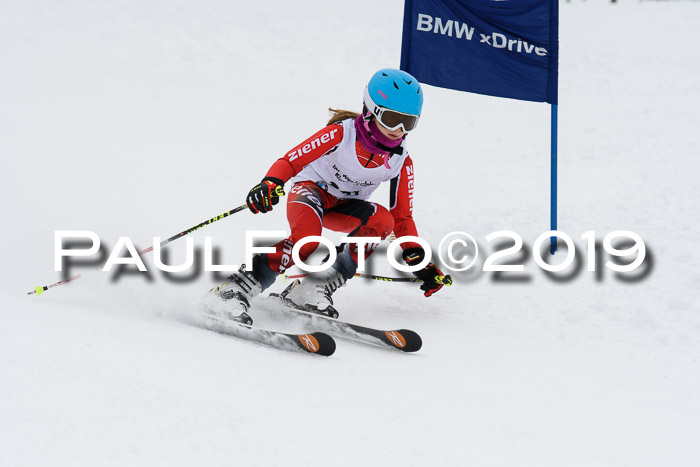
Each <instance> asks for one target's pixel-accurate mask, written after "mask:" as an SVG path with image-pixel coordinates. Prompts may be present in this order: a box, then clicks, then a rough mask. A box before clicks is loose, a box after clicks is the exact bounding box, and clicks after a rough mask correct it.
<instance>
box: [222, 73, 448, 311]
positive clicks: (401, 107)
mask: <svg viewBox="0 0 700 467" xmlns="http://www.w3.org/2000/svg"><path fill="white" fill-rule="evenodd" d="M363 101H364V102H363V104H364V106H363V110H362V114H360V115H358V114H357V113H354V112H350V111H345V110H332V109H331V110H332V112H334V115H333V117H332V118H331V120H330V121H329V122H328V125H327V126H326V127H325V128H323V129H322V130H320V131H319V132H317V133H316V134H314V135H313V136H311V137H310V138H308V139H307V140H305V141H303V142H302V143H300V144H299V145H297V146H296V147H294V148H293V149H292V150H291V151H289V152H288V153H287V154H286V155H285V156H283V157H281V158H280V159H278V160H277V161H276V162H275V163H274V164H272V167H270V169H269V170H268V171H267V174H266V175H265V177H264V178H263V179H262V181H261V182H260V183H259V184H257V185H255V186H254V187H253V188H252V189H251V190H250V193H249V194H248V197H247V204H248V207H249V208H250V210H251V211H252V212H253V213H255V214H257V213H259V212H260V213H266V212H269V211H271V210H272V207H273V206H274V205H276V204H277V203H279V193H280V191H281V190H280V189H279V188H278V187H283V186H284V184H285V183H286V182H288V181H291V183H292V188H291V190H290V192H289V197H288V200H287V219H288V220H289V225H290V227H291V235H290V236H289V237H288V238H287V239H285V240H283V241H281V242H279V243H277V245H275V250H276V251H275V253H271V254H259V255H256V256H254V257H253V265H252V266H253V267H252V270H250V271H248V270H246V269H245V265H244V266H243V267H241V269H240V270H239V271H238V272H235V273H234V274H232V275H231V276H229V277H228V278H227V280H226V282H224V283H223V284H222V285H220V286H219V287H216V288H214V289H212V292H213V293H214V294H215V295H216V296H217V297H218V298H219V299H220V300H219V303H220V304H221V303H222V302H221V301H223V302H224V303H225V304H226V305H225V306H226V307H227V309H228V310H229V311H231V310H233V311H240V312H241V314H240V315H239V317H238V320H239V321H243V322H247V323H249V324H251V323H252V320H251V319H250V317H249V316H248V315H247V313H246V312H247V311H248V308H249V307H250V301H251V300H252V299H253V298H254V297H255V296H256V295H258V294H259V293H260V292H262V291H263V290H265V289H267V288H268V287H270V286H271V285H272V284H273V283H274V282H275V279H276V278H277V276H278V275H279V274H280V273H282V272H284V271H285V269H287V268H289V267H291V266H292V264H293V260H292V253H291V252H292V247H293V245H294V244H295V243H296V242H298V241H299V240H301V239H302V238H304V237H307V236H311V235H318V236H320V235H321V231H322V229H323V227H325V228H327V229H330V230H334V231H337V232H348V233H349V236H351V237H352V236H356V237H379V238H381V239H382V240H383V239H385V238H386V237H387V236H389V234H390V233H391V232H392V230H393V231H394V233H395V235H396V237H397V238H398V237H402V236H406V235H413V236H417V235H418V233H417V230H416V226H415V223H414V221H413V217H412V211H413V176H414V174H413V163H412V162H411V158H410V157H409V155H408V153H407V151H406V145H405V140H406V136H407V134H408V132H410V131H412V130H413V129H414V128H415V127H416V124H417V123H418V119H419V117H420V114H421V109H422V107H423V92H422V90H421V87H420V84H419V83H418V81H417V80H416V79H415V78H414V77H413V76H411V75H410V74H408V73H406V72H404V71H401V70H394V69H383V70H379V71H378V72H377V73H375V74H374V76H372V79H371V80H370V81H369V84H368V85H367V87H366V88H365V93H364V100H363ZM386 181H390V183H391V200H390V207H389V209H386V208H385V207H383V206H381V205H379V204H376V203H371V202H368V201H367V199H369V197H370V195H371V194H372V192H373V191H374V190H375V189H376V188H377V187H378V186H379V185H380V184H381V183H382V182H386ZM317 246H318V243H307V244H306V245H304V246H303V247H302V248H301V249H300V251H299V256H300V258H301V259H302V261H304V260H306V258H308V257H309V256H310V255H311V253H313V251H314V250H315V249H316V248H317ZM376 246H377V244H368V245H366V247H365V250H366V251H365V254H366V256H369V254H371V253H372V251H373V250H374V249H375V248H376ZM402 247H403V249H404V251H403V255H402V257H403V259H404V261H406V263H407V264H408V265H415V264H418V263H420V262H421V261H422V260H423V258H424V256H425V252H424V250H423V248H421V247H420V245H418V244H417V243H409V242H407V243H403V244H402ZM357 258H358V251H357V244H343V245H341V246H340V247H338V255H337V259H336V261H335V262H334V263H333V265H332V267H330V268H329V269H327V270H325V271H323V272H320V273H314V274H310V275H308V276H306V277H305V278H304V280H303V281H302V282H301V284H300V285H298V286H297V287H295V288H293V289H292V290H291V292H290V293H289V294H288V295H287V297H286V298H287V299H289V300H291V301H292V302H294V303H295V304H296V305H297V306H299V307H305V308H306V309H313V310H318V311H322V310H325V309H327V308H328V307H329V306H330V305H332V304H333V301H332V299H331V295H332V294H333V293H334V292H335V291H336V290H337V289H338V288H339V287H341V286H343V285H345V283H346V282H347V281H348V280H349V279H351V278H352V277H353V275H354V274H355V271H356V270H357ZM414 275H415V276H416V277H417V278H419V279H421V280H422V281H423V283H422V285H421V289H422V290H423V291H424V292H425V293H424V295H425V296H426V297H429V296H431V295H432V294H433V293H435V292H437V291H438V290H440V288H442V286H443V285H450V284H451V283H452V279H451V278H450V276H445V275H444V274H443V273H442V272H441V271H440V269H438V268H437V266H435V265H434V264H432V263H430V264H428V266H426V267H425V268H423V269H421V270H419V271H416V272H414Z"/></svg>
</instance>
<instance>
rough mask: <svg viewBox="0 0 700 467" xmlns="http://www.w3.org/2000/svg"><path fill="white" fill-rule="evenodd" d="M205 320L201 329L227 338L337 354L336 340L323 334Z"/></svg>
mask: <svg viewBox="0 0 700 467" xmlns="http://www.w3.org/2000/svg"><path fill="white" fill-rule="evenodd" d="M204 318H205V320H204V321H201V322H199V324H200V325H201V327H203V328H204V329H207V330H209V331H214V332H217V333H219V334H223V335H226V336H231V337H237V338H239V339H245V340H248V341H252V342H257V343H259V344H263V345H266V346H268V347H274V348H276V349H280V350H289V351H295V352H307V353H311V354H315V355H323V356H326V357H328V356H330V355H333V353H334V352H335V347H336V346H335V340H333V338H332V337H331V336H329V335H328V334H325V333H323V332H313V333H309V334H287V333H283V332H277V331H270V330H267V329H263V328H260V327H257V326H253V325H252V324H246V323H243V322H238V321H235V320H233V319H226V318H221V317H217V316H213V315H211V314H205V315H204Z"/></svg>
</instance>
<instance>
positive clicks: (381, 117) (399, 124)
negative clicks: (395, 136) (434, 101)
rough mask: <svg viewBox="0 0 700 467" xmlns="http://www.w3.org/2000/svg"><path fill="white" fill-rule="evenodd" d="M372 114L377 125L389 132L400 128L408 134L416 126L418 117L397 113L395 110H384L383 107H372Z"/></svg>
mask: <svg viewBox="0 0 700 467" xmlns="http://www.w3.org/2000/svg"><path fill="white" fill-rule="evenodd" d="M372 114H373V115H374V116H375V117H376V118H377V120H378V121H379V123H381V124H382V125H383V126H384V127H386V128H388V129H389V130H391V131H394V130H398V129H399V128H401V129H402V130H403V131H404V132H406V133H408V132H409V131H411V130H413V129H414V128H415V127H416V125H418V119H419V118H420V115H410V114H404V113H401V112H397V111H395V110H389V109H385V108H383V107H379V106H374V111H373V112H372Z"/></svg>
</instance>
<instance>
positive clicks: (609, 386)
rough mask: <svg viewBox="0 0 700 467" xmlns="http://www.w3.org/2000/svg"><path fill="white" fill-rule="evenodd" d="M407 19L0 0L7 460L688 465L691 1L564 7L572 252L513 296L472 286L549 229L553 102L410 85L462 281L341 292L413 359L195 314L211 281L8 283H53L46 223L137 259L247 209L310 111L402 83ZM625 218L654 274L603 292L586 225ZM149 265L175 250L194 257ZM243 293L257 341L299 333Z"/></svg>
mask: <svg viewBox="0 0 700 467" xmlns="http://www.w3.org/2000/svg"><path fill="white" fill-rule="evenodd" d="M402 15H403V4H402V2H400V1H398V0H393V1H383V2H373V1H371V0H358V1H353V2H326V1H322V0H316V1H312V0H300V1H294V2H236V1H234V2H230V1H222V0H200V1H197V2H187V1H182V0H175V1H171V0H167V1H166V0H155V1H150V2H139V1H131V0H124V1H121V0H120V1H112V2H91V1H77V0H73V1H68V2H52V1H46V0H31V1H30V0H28V1H3V2H0V44H2V46H1V47H0V63H2V73H0V102H1V109H2V110H1V111H0V128H2V130H1V137H0V153H1V154H2V169H1V172H0V177H1V180H0V182H1V183H0V186H1V188H0V189H1V190H2V193H1V196H0V203H2V204H1V209H2V212H1V217H0V218H1V219H2V229H0V232H1V233H0V235H2V251H3V255H2V260H3V263H2V265H3V267H2V272H1V273H0V287H1V293H2V305H1V307H0V323H1V324H0V464H1V465H3V466H5V465H6V466H25V465H27V466H34V465H66V466H83V465H84V466H96V465H100V466H109V465H130V466H131V465H169V466H177V465H207V466H216V465H279V464H284V465H309V464H315V465H341V466H342V465H416V466H422V465H460V466H461V465H479V466H579V465H580V466H661V465H664V466H668V465H672V466H693V465H699V464H700V445H699V444H698V442H697V439H698V432H699V430H700V397H699V396H698V395H699V394H700V387H699V383H700V371H698V369H699V366H698V357H699V355H700V353H699V348H700V338H699V335H700V319H699V318H698V313H697V311H698V308H699V305H700V302H699V300H698V298H699V295H700V294H699V293H698V284H699V283H700V274H699V273H698V269H697V264H698V261H699V260H700V255H699V254H698V241H697V240H698V230H699V229H698V227H699V225H698V214H700V211H698V205H699V201H700V196H699V195H700V190H699V189H698V184H697V176H698V175H697V174H698V173H700V162H699V159H698V150H697V147H698V146H697V129H698V128H700V113H699V112H698V102H699V99H700V87H699V86H698V84H697V82H698V77H699V76H700V62H699V61H698V52H697V44H698V42H700V32H698V31H699V30H698V28H697V25H698V24H700V3H699V2H636V1H634V2H633V1H630V2H625V1H623V2H619V3H618V4H609V3H607V2H599V3H596V2H591V1H589V2H571V3H569V2H566V3H562V4H561V21H560V29H561V33H560V55H561V59H560V120H559V123H560V132H559V137H560V144H559V152H560V171H559V177H560V178H559V182H560V189H559V216H560V217H559V219H560V220H559V228H560V230H562V231H564V232H566V233H568V234H569V235H571V237H572V238H573V239H574V240H575V241H576V244H577V246H578V247H579V248H578V249H577V252H576V254H577V257H578V258H579V259H581V261H582V264H583V268H582V270H581V271H579V272H578V273H577V274H572V276H573V277H572V278H570V279H569V280H567V281H563V282H555V281H552V280H551V279H550V278H548V277H547V276H545V275H544V274H543V273H542V272H541V270H540V269H539V267H538V266H537V265H536V264H535V262H534V260H533V259H532V257H531V256H528V257H523V258H521V259H522V261H521V262H522V263H524V264H525V273H521V274H517V275H515V274H512V273H511V274H510V275H508V274H507V275H506V276H505V277H510V276H519V277H522V276H523V274H525V275H527V276H529V279H530V280H529V281H525V282H523V281H520V282H512V281H510V282H506V281H502V280H501V281H495V280H494V274H493V273H487V272H482V271H480V270H479V269H478V267H480V266H481V265H483V260H484V258H485V256H486V255H487V254H489V253H490V252H492V251H494V246H493V245H490V244H489V242H487V241H486V240H485V237H486V236H487V235H488V234H489V233H491V232H494V231H498V230H504V229H506V230H512V231H515V232H517V233H519V234H520V235H521V236H522V237H523V239H524V241H525V245H526V246H528V247H529V248H530V249H531V247H532V244H533V242H534V240H535V238H537V236H538V235H539V234H540V233H542V232H544V231H546V230H547V229H548V226H549V106H548V105H545V104H536V103H529V102H521V101H515V100H509V99H497V98H492V97H487V96H479V95H474V94H467V93H458V92H455V91H449V90H445V89H439V88H435V87H431V86H425V87H424V89H425V108H424V116H423V119H422V120H421V124H420V126H419V128H418V129H417V130H416V132H415V134H412V135H411V136H410V138H409V139H410V141H409V143H410V150H411V154H412V156H413V159H414V162H415V167H416V198H415V218H416V221H417V224H418V228H419V232H420V234H421V236H422V237H424V238H425V239H427V240H428V241H430V242H431V244H433V245H434V246H437V245H438V243H439V242H440V240H441V239H442V238H443V236H445V235H446V234H447V233H449V232H452V231H455V230H461V231H466V232H468V233H470V234H471V235H473V236H474V237H476V238H477V239H478V241H479V244H480V245H481V247H482V250H483V251H482V254H481V256H480V261H479V263H478V265H477V266H478V267H477V269H475V270H473V271H471V272H469V273H460V274H455V278H456V283H455V284H454V286H452V287H451V288H449V289H444V290H442V291H441V292H440V293H438V294H437V295H435V296H434V297H431V298H429V299H425V298H423V297H422V294H421V292H420V291H419V290H418V289H417V287H416V286H415V285H408V284H389V283H380V282H369V281H363V280H361V279H355V280H353V281H352V282H351V283H350V285H349V286H348V287H346V288H344V289H342V290H341V291H339V292H338V293H337V294H336V296H337V299H336V304H337V306H338V307H339V308H340V309H341V312H342V315H343V317H344V318H345V319H347V320H350V321H354V322H357V323H361V324H366V325H369V326H375V327H380V328H393V327H406V328H410V329H414V330H416V331H418V332H419V333H420V334H421V335H422V336H423V341H424V347H423V349H422V350H421V351H420V352H418V353H417V354H411V355H407V354H402V353H399V352H391V351H387V350H382V349H376V348H370V347H367V346H361V345H356V344H353V343H350V342H347V341H340V340H339V341H338V350H337V352H336V354H335V355H333V356H332V357H330V358H322V357H314V356H308V355H303V354H299V353H290V352H284V351H278V350H274V349H271V348H267V347H263V346H260V345H256V344H252V343H249V342H245V341H241V340H237V339H234V338H230V337H225V336H221V335H218V334H216V333H212V332H209V331H206V330H203V329H199V328H197V327H194V326H191V325H190V324H189V321H188V316H189V315H190V312H191V310H192V309H193V308H192V307H193V306H194V304H195V303H196V302H197V299H198V297H199V296H201V295H202V294H203V293H204V292H205V291H206V290H207V289H208V288H209V287H210V286H211V285H212V284H213V283H214V282H215V281H214V278H212V276H211V275H209V274H202V275H201V276H200V277H199V278H198V279H197V280H194V281H189V282H185V283H180V284H176V283H172V282H169V281H166V280H165V279H164V278H163V275H162V274H160V273H159V272H157V271H154V272H152V281H151V282H149V281H147V280H146V279H145V278H144V277H143V275H141V276H139V275H128V276H123V277H122V278H121V280H119V281H118V282H116V283H112V282H110V281H109V278H108V275H107V274H105V273H95V274H90V273H89V272H90V269H89V268H82V269H80V270H78V272H82V273H83V274H84V275H85V277H84V278H83V279H81V280H79V281H77V282H75V283H74V284H70V285H66V286H61V287H58V288H55V289H52V290H50V291H49V292H46V293H45V294H43V295H42V296H41V297H37V296H36V295H34V296H27V295H26V292H27V291H29V290H32V289H33V287H34V286H36V285H40V284H41V285H43V284H49V283H52V282H55V281H57V280H59V279H60V274H59V273H57V272H54V269H53V248H54V244H53V238H54V231H56V230H91V231H94V232H97V233H98V234H99V235H100V237H101V239H102V240H103V242H104V243H105V244H106V245H107V246H109V247H113V246H114V245H115V244H116V241H117V239H118V237H120V236H129V237H130V238H132V239H133V240H134V241H135V242H136V244H137V246H139V247H141V248H143V247H145V246H147V245H149V244H150V243H151V242H152V238H153V237H154V236H161V237H168V236H170V235H173V234H175V233H177V232H180V231H181V230H184V229H185V228H187V227H189V226H191V225H194V224H197V223H199V222H201V221H202V220H204V219H207V218H208V217H212V216H214V215H217V214H219V213H222V212H225V211H228V210H229V209H232V208H233V207H236V206H238V205H240V204H242V203H243V202H244V199H245V194H246V193H247V191H248V189H249V188H250V187H251V186H252V185H253V184H254V183H256V182H257V181H259V180H260V178H261V177H262V176H263V175H264V173H265V171H266V170H267V168H268V167H269V165H270V164H271V163H272V162H273V161H274V160H275V159H276V158H278V157H279V156H280V155H282V154H284V153H285V151H287V150H288V149H289V148H291V147H292V146H293V145H295V144H296V143H297V142H299V141H301V140H302V139H304V138H306V137H307V136H308V135H310V134H312V133H313V132H315V131H316V130H317V129H319V128H320V127H321V126H322V125H323V124H324V123H325V121H326V118H327V110H326V109H327V107H328V106H333V107H340V108H348V109H354V110H359V107H360V103H361V96H362V90H363V88H364V86H365V84H366V81H367V80H368V79H369V77H370V76H371V75H372V73H373V72H374V71H375V70H376V69H378V68H382V67H387V66H389V67H398V65H399V52H400V42H401V40H400V39H401V25H402ZM386 197H387V191H386V190H383V191H381V192H379V193H378V194H377V196H376V200H377V201H379V202H383V203H387V202H388V200H387V199H386ZM287 228H288V226H287V223H286V215H285V209H284V208H283V207H281V208H277V209H276V210H275V211H274V212H273V213H271V214H269V215H265V216H253V215H251V214H249V213H240V214H237V215H236V216H234V217H230V218H228V219H225V220H221V221H219V222H217V223H215V224H213V225H211V226H209V227H207V228H205V229H202V230H200V231H198V232H196V233H194V234H192V235H191V237H192V238H193V239H194V241H195V245H196V246H197V247H198V248H202V247H203V242H204V237H205V236H210V237H212V238H213V241H214V244H215V245H216V246H217V247H218V248H220V249H221V251H222V256H221V259H222V262H226V263H237V264H240V263H241V262H243V261H244V257H243V244H244V238H245V237H244V236H245V231H246V230H265V229H275V230H279V229H287ZM619 229H624V230H631V231H633V232H636V233H637V234H639V235H640V236H641V237H642V238H643V239H644V241H645V242H646V245H647V246H648V249H649V256H650V257H649V258H648V259H647V261H646V262H645V267H646V268H647V271H648V274H647V276H646V278H644V279H642V280H636V281H632V282H630V281H623V280H620V277H619V275H616V274H614V273H612V271H610V270H607V269H606V268H605V267H604V266H603V263H604V262H605V261H607V260H608V257H607V255H604V256H603V258H602V259H603V261H602V262H601V263H599V264H598V265H597V266H598V269H599V271H602V272H601V274H600V277H598V278H597V274H596V273H592V272H587V271H586V269H585V265H586V258H587V257H586V251H585V242H583V241H582V240H581V235H582V234H583V233H584V232H587V231H591V230H592V231H595V232H596V237H597V238H598V239H599V240H602V238H603V236H604V235H605V234H607V233H608V232H612V231H614V230H619ZM330 238H332V239H337V236H335V234H330ZM168 250H170V252H171V253H172V257H171V260H172V262H173V263H176V262H177V261H179V260H181V259H183V258H184V251H185V241H184V240H179V241H178V242H176V243H173V244H171V245H169V246H168ZM563 253H564V252H562V254H558V255H555V257H554V261H561V259H557V258H558V257H559V258H563ZM152 264H153V263H152V259H149V260H148V261H147V265H148V266H152ZM372 264H373V265H374V267H375V270H376V271H379V272H383V273H392V270H391V269H390V268H389V266H388V265H387V264H386V261H385V260H384V259H383V256H382V255H381V252H380V253H378V254H377V256H375V257H374V260H373V263H372ZM568 272H570V270H567V271H565V272H564V273H565V274H566V273H568ZM635 275H637V273H630V274H628V275H627V277H632V276H635ZM282 286H283V284H281V282H280V283H279V284H276V286H275V288H274V289H273V290H279V288H281V287H282ZM258 303H259V305H258V307H257V313H255V315H254V317H255V319H256V323H257V324H260V325H261V326H265V327H268V328H271V329H280V330H286V329H293V328H295V324H294V323H291V322H281V321H276V320H275V319H273V318H272V317H271V316H269V315H268V312H267V310H266V307H267V306H268V305H267V304H266V303H265V300H262V299H261V300H259V302H258Z"/></svg>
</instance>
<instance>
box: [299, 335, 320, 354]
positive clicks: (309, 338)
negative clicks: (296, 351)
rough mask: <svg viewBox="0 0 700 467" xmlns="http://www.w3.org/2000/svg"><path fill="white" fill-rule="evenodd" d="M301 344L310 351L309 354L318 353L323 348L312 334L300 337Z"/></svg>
mask: <svg viewBox="0 0 700 467" xmlns="http://www.w3.org/2000/svg"><path fill="white" fill-rule="evenodd" d="M299 342H301V344H302V345H303V346H304V348H306V350H308V351H309V352H312V353H316V352H318V350H319V349H320V348H321V346H320V345H319V344H318V340H316V338H315V337H314V336H313V335H311V334H302V335H301V336H299Z"/></svg>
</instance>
